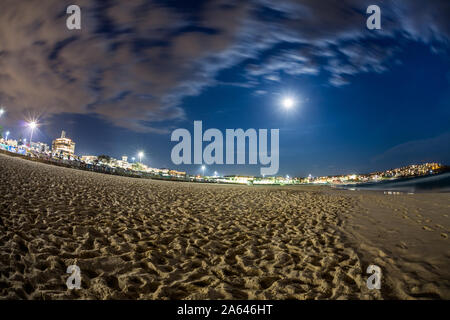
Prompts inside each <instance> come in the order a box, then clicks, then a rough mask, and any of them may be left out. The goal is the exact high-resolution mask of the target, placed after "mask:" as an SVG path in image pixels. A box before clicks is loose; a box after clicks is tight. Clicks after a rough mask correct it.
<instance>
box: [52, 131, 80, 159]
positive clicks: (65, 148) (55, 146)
mask: <svg viewBox="0 0 450 320" xmlns="http://www.w3.org/2000/svg"><path fill="white" fill-rule="evenodd" d="M52 154H53V156H63V157H71V156H74V154H75V142H73V141H72V140H71V139H69V138H66V132H65V131H62V132H61V138H57V139H55V140H53V143H52Z"/></svg>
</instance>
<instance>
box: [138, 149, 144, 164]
mask: <svg viewBox="0 0 450 320" xmlns="http://www.w3.org/2000/svg"><path fill="white" fill-rule="evenodd" d="M138 157H139V162H140V163H142V158H143V157H144V152H142V151H140V152H139V153H138Z"/></svg>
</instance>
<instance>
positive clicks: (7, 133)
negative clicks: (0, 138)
mask: <svg viewBox="0 0 450 320" xmlns="http://www.w3.org/2000/svg"><path fill="white" fill-rule="evenodd" d="M9 133H10V132H9V131H6V133H5V134H6V141H8V136H9Z"/></svg>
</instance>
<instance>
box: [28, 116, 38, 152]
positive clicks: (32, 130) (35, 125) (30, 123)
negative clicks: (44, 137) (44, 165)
mask: <svg viewBox="0 0 450 320" xmlns="http://www.w3.org/2000/svg"><path fill="white" fill-rule="evenodd" d="M28 127H30V129H31V135H30V148H31V143H32V142H33V132H34V129H36V128H37V123H36V121H31V122H28Z"/></svg>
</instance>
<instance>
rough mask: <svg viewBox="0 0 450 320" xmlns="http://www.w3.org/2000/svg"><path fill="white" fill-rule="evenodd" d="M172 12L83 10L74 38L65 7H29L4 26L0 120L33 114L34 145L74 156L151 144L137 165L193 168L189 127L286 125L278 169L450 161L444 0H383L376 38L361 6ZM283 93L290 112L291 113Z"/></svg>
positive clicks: (11, 122) (256, 5)
mask: <svg viewBox="0 0 450 320" xmlns="http://www.w3.org/2000/svg"><path fill="white" fill-rule="evenodd" d="M44 2H45V1H44ZM180 3H181V2H179V3H178V2H176V1H170V2H161V1H157V2H154V1H153V2H152V1H131V2H130V3H129V4H128V5H119V4H116V3H113V2H96V1H80V4H79V5H80V7H81V8H82V14H83V15H82V22H83V23H84V24H83V28H82V30H81V31H68V30H64V28H63V26H65V20H64V19H65V16H64V15H61V14H60V13H61V8H63V7H64V6H63V5H61V4H58V5H57V6H51V4H54V2H52V1H48V8H47V9H49V8H51V9H49V12H46V11H45V10H42V11H41V10H37V11H36V12H34V13H29V12H28V11H24V12H26V15H25V16H24V17H22V18H21V19H17V21H15V23H12V24H11V26H9V28H8V30H7V31H6V32H5V31H2V32H0V40H2V39H3V40H4V41H3V42H2V41H0V43H5V45H4V46H3V47H2V48H1V50H0V66H3V67H4V69H3V71H0V103H1V104H2V105H3V106H4V107H5V109H6V110H7V114H6V118H4V119H2V121H4V122H5V123H2V124H3V125H4V126H5V127H6V128H8V129H10V131H11V132H12V134H11V135H12V136H13V137H18V136H19V135H20V134H23V135H24V136H26V135H27V133H26V130H25V129H23V128H21V126H20V125H21V122H20V120H21V119H24V118H27V117H30V116H35V117H36V116H39V117H40V120H39V121H40V123H41V126H40V128H39V131H38V132H37V133H36V135H35V138H34V139H33V140H41V141H44V142H47V143H50V142H51V140H52V139H53V138H54V137H56V136H59V134H60V131H61V130H65V131H67V134H68V136H69V137H71V138H73V139H74V140H75V142H76V143H77V146H76V153H77V154H79V155H85V154H89V155H99V154H109V155H111V156H113V157H117V158H119V157H120V156H122V155H128V156H129V157H131V156H134V155H136V153H137V151H138V150H144V151H145V153H146V158H145V163H146V164H148V165H150V166H153V167H169V168H174V169H180V170H186V171H188V172H189V173H197V172H200V171H199V166H198V165H185V166H184V165H181V166H175V165H174V164H173V163H172V162H171V159H170V152H171V149H172V147H173V146H174V145H175V143H174V142H170V134H171V132H172V131H173V130H174V129H176V128H186V129H188V130H189V131H191V132H193V121H194V120H202V121H203V128H204V130H206V129H207V128H218V129H220V130H222V132H223V133H225V129H234V128H242V129H244V130H245V129H248V128H255V129H260V128H267V129H275V128H276V129H280V171H279V174H280V175H286V174H289V175H291V176H305V175H308V174H309V173H311V174H313V175H328V174H342V173H353V172H370V171H375V170H383V169H388V168H392V167H399V166H403V165H407V164H411V163H417V162H423V161H438V162H442V163H446V164H450V148H449V145H450V59H449V53H450V40H449V39H450V38H449V35H450V26H449V22H448V19H447V18H448V17H449V13H450V11H449V6H448V3H447V2H445V1H430V2H429V3H428V2H427V4H423V2H421V3H422V5H420V4H419V3H420V2H416V1H405V2H401V1H400V2H397V4H394V2H390V1H386V2H383V4H379V5H380V7H381V8H382V30H373V31H370V30H368V29H367V28H366V27H365V21H366V18H367V15H365V14H364V12H365V8H366V7H367V6H366V4H365V2H364V1H347V2H345V3H343V4H339V5H337V4H335V2H332V1H330V2H328V3H329V4H328V5H326V4H324V3H326V1H325V2H322V4H321V5H318V4H317V3H316V2H313V1H281V2H280V3H278V4H269V3H268V2H267V1H248V2H245V3H244V2H236V3H235V2H232V1H231V2H230V1H229V2H222V1H206V2H201V1H195V2H186V1H183V2H182V5H180ZM194 3H195V5H194ZM399 3H401V5H399ZM446 3H447V4H446ZM371 4H372V3H371ZM373 4H375V3H373ZM10 6H17V7H19V5H18V4H14V3H11V4H10ZM20 6H26V5H20ZM16 9H17V10H19V8H16ZM10 10H11V9H10ZM0 12H1V10H0ZM62 12H64V11H62ZM24 14H25V13H24ZM58 14H59V15H58ZM0 15H1V14H0ZM445 17H447V18H445ZM0 18H1V16H0ZM37 22H40V23H41V24H38V23H37ZM47 24H48V25H47ZM59 24H61V26H59ZM31 25H34V26H38V27H35V28H34V29H35V32H34V33H33V32H30V33H27V34H26V35H25V34H23V33H22V31H21V30H22V29H24V28H25V29H26V28H27V27H29V26H31ZM52 28H53V29H52ZM60 29H61V30H60ZM2 30H4V29H3V28H2ZM77 32H78V33H77ZM12 37H14V38H15V39H16V41H15V42H14V43H13V42H12V41H11V40H8V39H10V38H12ZM17 43H19V44H17ZM5 79H8V80H9V81H8V82H7V81H6V80H5ZM30 79H32V80H30ZM288 94H291V95H294V96H296V98H297V102H298V103H297V104H296V105H295V107H294V108H293V109H291V110H284V109H283V108H282V107H281V105H280V101H281V99H282V97H284V96H286V95H288ZM22 131H23V133H21V132H22ZM259 168H260V165H252V166H237V165H220V166H208V169H207V170H208V172H210V173H212V172H214V171H218V172H219V173H220V174H252V175H257V174H259Z"/></svg>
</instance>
